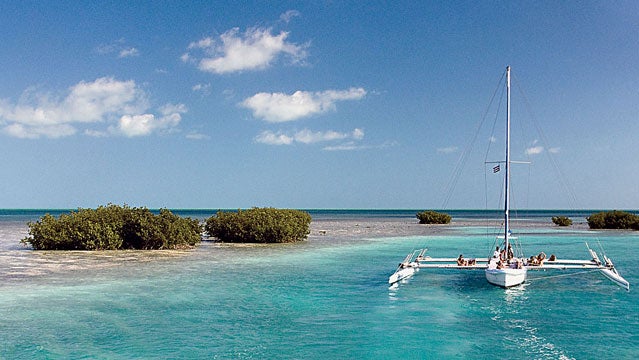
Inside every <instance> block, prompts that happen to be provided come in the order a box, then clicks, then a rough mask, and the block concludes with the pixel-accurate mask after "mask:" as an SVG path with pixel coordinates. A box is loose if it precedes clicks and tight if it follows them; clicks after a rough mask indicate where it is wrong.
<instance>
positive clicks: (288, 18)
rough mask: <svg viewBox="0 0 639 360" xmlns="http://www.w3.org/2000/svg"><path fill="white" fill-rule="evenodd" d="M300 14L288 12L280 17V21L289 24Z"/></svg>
mask: <svg viewBox="0 0 639 360" xmlns="http://www.w3.org/2000/svg"><path fill="white" fill-rule="evenodd" d="M300 15H301V14H300V12H299V11H297V10H288V11H287V12H285V13H283V14H282V15H280V20H282V21H284V22H285V23H288V22H290V21H291V20H292V19H293V18H294V17H298V16H300Z"/></svg>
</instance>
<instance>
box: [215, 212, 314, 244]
mask: <svg viewBox="0 0 639 360" xmlns="http://www.w3.org/2000/svg"><path fill="white" fill-rule="evenodd" d="M310 223H311V216H310V215H309V214H308V213H307V212H304V211H299V210H281V209H274V208H252V209H249V210H238V211H237V212H223V211H218V212H217V214H216V215H214V216H211V217H210V218H208V219H207V220H206V225H205V226H204V229H205V231H206V232H207V233H208V234H209V235H210V236H213V237H216V238H218V239H219V240H220V241H224V242H234V243H286V242H295V241H302V240H304V239H306V237H307V236H308V234H309V233H310V229H309V226H310Z"/></svg>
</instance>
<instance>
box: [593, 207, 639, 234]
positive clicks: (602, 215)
mask: <svg viewBox="0 0 639 360" xmlns="http://www.w3.org/2000/svg"><path fill="white" fill-rule="evenodd" d="M586 220H587V221H588V226H589V227H590V228H591V229H627V230H631V229H632V230H639V216H637V215H635V214H632V213H629V212H627V211H620V210H613V211H602V212H598V213H595V214H592V215H590V216H589V217H587V218H586Z"/></svg>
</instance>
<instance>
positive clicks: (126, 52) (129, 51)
mask: <svg viewBox="0 0 639 360" xmlns="http://www.w3.org/2000/svg"><path fill="white" fill-rule="evenodd" d="M139 55H140V52H139V51H138V49H136V48H134V47H131V48H126V49H122V50H120V54H119V55H118V57H119V58H125V57H132V56H139Z"/></svg>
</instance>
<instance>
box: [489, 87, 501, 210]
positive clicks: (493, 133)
mask: <svg viewBox="0 0 639 360" xmlns="http://www.w3.org/2000/svg"><path fill="white" fill-rule="evenodd" d="M505 91H506V87H505V86H504V87H502V90H501V96H499V103H498V104H497V111H496V112H495V119H494V120H493V127H492V129H491V130H490V138H489V139H488V146H487V148H486V154H485V155H484V205H485V210H488V178H487V176H488V171H489V170H488V168H487V166H486V165H487V162H488V154H489V153H490V148H491V144H492V143H493V142H494V141H493V140H494V138H495V128H496V127H497V118H498V117H499V110H500V109H501V104H502V101H503V98H504V96H503V95H504V92H505Z"/></svg>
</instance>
